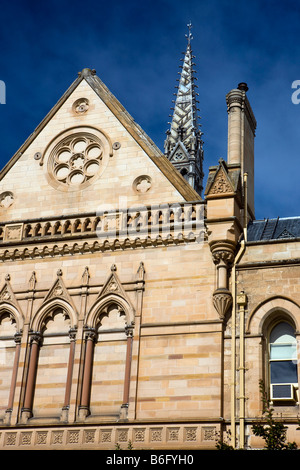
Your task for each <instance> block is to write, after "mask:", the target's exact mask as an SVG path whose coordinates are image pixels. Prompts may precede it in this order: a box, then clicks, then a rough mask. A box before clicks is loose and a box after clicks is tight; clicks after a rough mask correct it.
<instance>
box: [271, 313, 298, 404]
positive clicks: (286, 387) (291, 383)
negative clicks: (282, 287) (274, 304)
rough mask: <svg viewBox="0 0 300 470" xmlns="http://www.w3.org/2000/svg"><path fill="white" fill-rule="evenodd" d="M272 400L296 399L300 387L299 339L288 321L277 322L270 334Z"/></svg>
mask: <svg viewBox="0 0 300 470" xmlns="http://www.w3.org/2000/svg"><path fill="white" fill-rule="evenodd" d="M269 375H270V388H271V400H273V401H283V400H289V401H290V400H296V399H297V398H296V390H297V389H298V372H297V340H296V336H295V330H294V328H293V327H292V325H291V324H290V323H288V322H287V321H281V322H280V323H277V324H276V325H275V326H274V327H273V328H272V329H271V331H270V336H269Z"/></svg>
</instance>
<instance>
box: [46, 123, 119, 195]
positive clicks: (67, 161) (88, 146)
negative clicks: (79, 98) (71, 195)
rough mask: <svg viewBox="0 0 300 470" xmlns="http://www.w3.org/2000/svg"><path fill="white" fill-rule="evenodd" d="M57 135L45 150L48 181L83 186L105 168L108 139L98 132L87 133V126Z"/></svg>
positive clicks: (60, 185) (62, 186) (62, 185)
mask: <svg viewBox="0 0 300 470" xmlns="http://www.w3.org/2000/svg"><path fill="white" fill-rule="evenodd" d="M89 130H90V129H89ZM60 137H61V138H60V139H56V140H55V141H54V142H53V143H52V145H50V147H49V148H48V149H47V150H46V152H45V155H46V158H47V155H48V163H47V172H48V176H50V182H51V183H52V185H54V186H55V187H56V188H60V189H64V190H72V189H74V190H75V189H82V188H83V187H85V186H86V185H88V184H90V183H91V181H92V180H93V179H94V178H96V177H97V176H99V175H100V174H102V172H103V171H104V169H105V167H106V165H107V157H108V156H109V155H111V150H110V148H109V147H110V145H109V143H108V140H107V139H106V137H104V136H103V134H102V133H100V131H97V130H96V129H95V130H94V132H93V133H92V132H87V128H85V129H81V130H79V129H78V128H77V129H73V130H71V131H69V132H68V135H65V136H64V137H63V136H60Z"/></svg>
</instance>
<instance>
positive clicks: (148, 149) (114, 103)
mask: <svg viewBox="0 0 300 470" xmlns="http://www.w3.org/2000/svg"><path fill="white" fill-rule="evenodd" d="M83 80H85V81H86V82H87V83H88V84H89V85H90V87H91V88H92V89H93V91H94V92H95V93H96V94H97V95H98V96H99V97H100V98H101V100H102V101H103V102H104V103H105V105H106V106H107V107H108V108H109V110H110V111H111V112H112V113H113V114H114V115H115V117H116V118H117V119H118V120H119V122H120V123H121V124H122V125H123V126H124V128H125V129H126V130H127V131H128V132H129V134H130V135H131V136H132V137H133V139H134V140H135V141H136V142H137V143H138V145H139V146H140V147H141V148H142V149H143V150H144V152H145V153H146V154H147V155H148V157H149V158H150V159H151V160H152V162H153V163H154V164H155V165H156V166H157V167H158V168H159V170H160V171H161V172H162V173H163V175H164V176H165V177H166V178H167V179H168V181H169V182H170V183H171V184H172V185H173V187H174V188H175V189H176V190H177V191H178V192H179V193H180V195H181V196H182V197H183V198H184V199H185V200H187V201H195V200H201V197H200V195H199V194H198V193H197V192H196V191H195V190H194V189H193V188H192V187H191V186H190V185H189V184H188V183H187V181H186V180H185V179H184V178H183V177H182V176H181V175H180V173H179V172H178V171H177V170H176V169H175V168H174V166H173V165H172V163H170V162H169V160H168V159H167V158H166V157H165V156H164V155H163V154H162V152H161V151H160V150H159V149H158V147H157V146H156V145H155V144H154V143H153V142H152V140H151V139H150V138H149V137H148V136H147V135H146V133H145V132H144V131H143V130H142V129H141V128H140V126H139V125H138V124H137V123H136V122H135V121H134V119H133V118H132V117H131V116H130V114H129V113H128V112H127V111H126V110H125V108H124V107H123V106H122V105H121V104H120V103H119V101H118V100H117V99H116V98H115V97H114V96H113V95H112V93H111V92H110V91H109V90H108V88H107V87H106V86H105V85H104V83H103V82H102V81H101V80H100V79H99V77H97V76H96V75H95V71H94V70H90V69H83V71H82V72H81V73H79V76H78V78H77V79H76V80H75V81H74V82H73V83H72V85H71V86H70V87H69V89H68V90H67V91H66V92H65V93H64V95H63V96H62V97H61V98H60V100H59V101H58V102H57V103H56V105H55V106H54V107H53V108H52V109H51V111H50V112H49V113H48V114H47V116H46V117H45V118H44V119H43V121H42V122H41V123H40V124H39V125H38V126H37V127H36V129H35V130H34V132H33V133H32V134H31V135H30V137H29V138H28V139H27V140H26V141H25V142H24V144H23V145H22V146H21V147H20V148H19V150H18V151H17V152H16V153H15V155H14V156H13V157H12V158H11V160H10V161H9V162H8V163H7V164H6V165H5V167H4V168H3V169H2V171H1V172H0V181H1V180H2V179H3V178H4V176H5V175H6V174H7V173H8V171H9V170H10V169H11V168H12V166H13V165H14V164H15V163H16V162H17V161H18V159H19V158H20V157H21V156H22V155H23V154H24V152H26V150H27V149H28V147H29V146H30V145H31V144H32V143H33V141H34V140H35V139H36V138H37V136H38V135H39V134H40V133H41V131H42V130H43V129H44V128H45V127H46V126H47V124H48V123H49V122H50V121H51V119H52V118H53V117H54V116H55V114H56V113H57V112H58V110H59V109H60V108H61V107H62V106H63V104H64V103H65V102H66V100H67V99H68V98H69V97H70V96H71V94H72V93H73V92H74V91H75V90H76V88H77V87H78V86H79V85H80V83H81V82H82V81H83Z"/></svg>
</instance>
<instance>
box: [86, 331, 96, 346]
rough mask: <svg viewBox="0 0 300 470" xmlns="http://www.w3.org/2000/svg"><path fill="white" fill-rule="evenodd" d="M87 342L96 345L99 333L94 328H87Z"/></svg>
mask: <svg viewBox="0 0 300 470" xmlns="http://www.w3.org/2000/svg"><path fill="white" fill-rule="evenodd" d="M85 339H86V341H92V342H93V343H95V342H96V341H97V332H96V330H95V329H94V328H87V329H86V331H85Z"/></svg>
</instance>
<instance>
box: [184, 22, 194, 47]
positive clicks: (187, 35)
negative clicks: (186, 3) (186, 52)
mask: <svg viewBox="0 0 300 470" xmlns="http://www.w3.org/2000/svg"><path fill="white" fill-rule="evenodd" d="M187 27H188V28H189V34H186V35H185V37H186V38H187V40H188V44H191V40H192V39H193V35H192V27H193V26H192V23H191V22H189V24H187Z"/></svg>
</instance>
